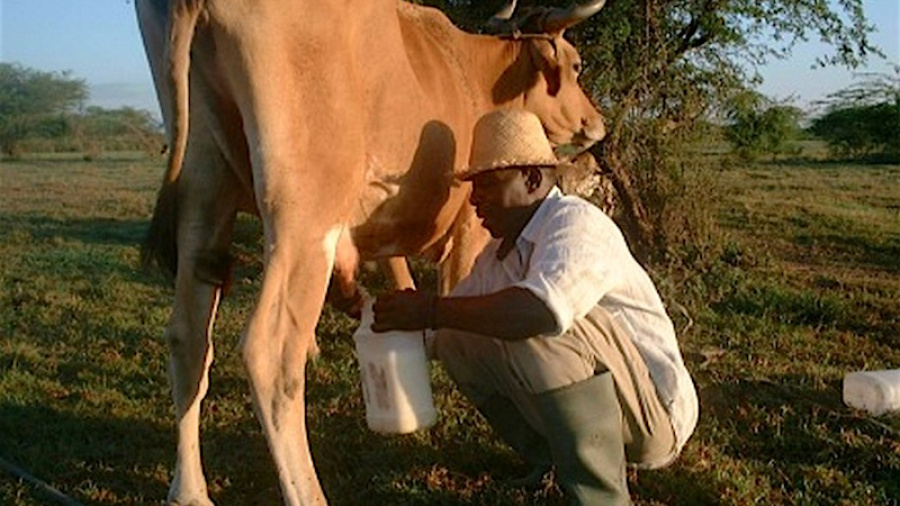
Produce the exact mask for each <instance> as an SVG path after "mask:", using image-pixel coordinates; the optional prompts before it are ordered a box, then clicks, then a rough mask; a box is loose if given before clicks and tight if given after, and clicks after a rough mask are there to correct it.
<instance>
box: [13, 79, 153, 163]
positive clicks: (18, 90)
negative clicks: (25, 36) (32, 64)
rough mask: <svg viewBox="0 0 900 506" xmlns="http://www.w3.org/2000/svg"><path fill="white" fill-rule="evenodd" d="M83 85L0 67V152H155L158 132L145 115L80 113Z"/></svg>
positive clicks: (135, 112) (119, 111)
mask: <svg viewBox="0 0 900 506" xmlns="http://www.w3.org/2000/svg"><path fill="white" fill-rule="evenodd" d="M87 97H88V92H87V85H86V84H85V82H84V81H83V80H81V79H75V78H73V77H71V75H70V74H69V73H68V72H63V73H52V72H40V71H37V70H33V69H29V68H25V67H22V66H21V65H18V64H14V63H0V150H2V151H3V152H4V153H5V154H7V155H9V156H12V157H17V156H19V155H21V154H22V153H25V152H59V151H79V152H83V153H85V156H87V157H93V156H96V155H97V154H99V153H100V152H101V151H105V150H106V151H122V150H143V151H148V152H158V150H159V148H160V147H161V146H162V145H163V139H162V132H161V126H160V125H159V124H158V122H156V121H155V120H154V119H153V117H152V116H151V115H150V113H149V112H148V111H139V110H136V109H133V108H130V107H123V108H120V109H114V110H108V109H102V108H99V107H87V108H84V105H83V104H84V101H85V100H86V99H87Z"/></svg>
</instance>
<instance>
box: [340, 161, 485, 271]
mask: <svg viewBox="0 0 900 506" xmlns="http://www.w3.org/2000/svg"><path fill="white" fill-rule="evenodd" d="M423 153H424V154H423ZM439 153H440V148H435V147H426V148H421V149H420V150H418V152H417V156H414V157H413V162H412V164H411V166H412V167H411V168H410V169H409V170H408V171H406V172H401V173H397V172H396V171H392V170H387V168H386V167H385V166H384V165H383V164H384V163H385V162H382V161H381V159H379V158H377V157H374V156H372V157H369V160H368V164H369V166H368V167H367V170H366V172H367V177H366V184H365V186H364V188H363V191H362V194H361V195H360V198H359V201H358V205H357V206H356V209H355V211H354V216H353V218H352V219H351V224H352V226H351V231H352V238H353V242H354V244H355V245H356V247H357V249H358V250H359V253H360V256H361V257H362V258H364V259H371V258H382V257H388V256H397V255H404V256H408V255H417V254H421V253H423V252H425V251H426V250H428V249H433V248H434V247H435V245H439V244H441V242H442V239H443V238H444V236H445V235H446V234H447V231H448V230H449V228H450V225H451V224H452V223H453V220H454V218H455V217H456V215H457V213H458V212H459V208H460V206H461V205H462V204H463V203H464V202H465V200H466V199H467V197H468V190H467V186H463V185H460V183H458V182H457V181H456V180H455V179H454V178H453V169H452V158H453V157H449V158H448V157H447V156H446V153H445V156H444V157H443V158H444V159H443V160H441V159H440V158H441V157H440V156H438V155H439ZM423 159H427V160H423ZM423 162H427V163H423Z"/></svg>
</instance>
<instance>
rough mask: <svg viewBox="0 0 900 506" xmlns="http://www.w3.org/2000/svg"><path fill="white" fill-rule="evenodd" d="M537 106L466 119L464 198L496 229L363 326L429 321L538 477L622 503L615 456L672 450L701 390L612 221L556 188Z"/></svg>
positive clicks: (497, 427) (437, 340)
mask: <svg viewBox="0 0 900 506" xmlns="http://www.w3.org/2000/svg"><path fill="white" fill-rule="evenodd" d="M566 168H567V165H566V164H565V163H564V162H559V161H558V160H557V159H556V157H555V156H554V154H553V150H552V148H551V146H550V143H549V141H548V140H547V138H546V136H545V134H544V131H543V128H542V126H541V123H540V120H539V119H538V118H537V116H535V115H533V114H531V113H529V112H526V111H522V110H513V109H504V110H499V111H495V112H492V113H489V114H487V115H485V116H484V117H482V118H481V119H480V120H479V121H478V123H477V124H476V126H475V131H474V142H473V146H472V152H471V156H470V158H469V167H468V168H467V169H465V170H464V171H463V172H462V173H461V174H460V175H459V176H458V177H459V178H460V179H461V180H464V181H470V182H471V183H472V193H471V197H470V201H471V203H472V205H473V206H474V207H475V209H476V214H477V216H478V217H479V218H480V219H481V220H482V225H483V226H484V227H485V228H486V229H487V230H488V231H489V232H490V234H491V236H492V238H493V239H492V240H491V242H490V243H489V244H488V245H487V246H486V247H485V249H484V250H483V251H482V252H481V254H480V255H479V256H478V258H477V260H476V261H475V264H474V266H473V268H472V272H471V273H470V274H469V276H468V277H466V278H465V279H463V280H462V281H460V283H459V284H458V285H457V286H456V287H455V288H454V289H453V290H452V292H451V293H450V294H449V296H447V297H437V296H435V295H433V294H429V293H425V292H421V291H413V290H407V291H402V292H392V293H388V294H385V295H382V296H380V297H378V299H377V301H376V303H375V305H374V312H375V323H374V324H373V327H372V328H373V330H375V331H379V332H382V331H387V330H422V329H435V330H434V332H433V333H430V335H429V340H430V342H429V349H430V352H431V354H432V355H433V356H434V357H436V358H437V359H439V360H440V361H441V362H442V363H443V365H444V366H445V368H446V369H447V371H448V373H449V374H450V376H451V377H452V378H453V380H454V381H455V383H456V384H457V386H458V387H459V389H460V391H462V392H463V394H465V395H466V396H467V397H468V398H469V399H470V400H471V401H472V402H473V403H474V405H475V406H476V407H477V408H478V411H479V412H481V414H482V415H483V416H484V417H485V419H486V420H487V421H488V423H489V424H490V425H491V427H492V428H493V429H494V431H495V432H496V433H498V435H499V436H500V437H501V438H502V439H503V440H504V441H505V442H506V443H507V444H509V445H510V446H511V447H512V448H513V449H514V450H516V451H517V452H518V453H519V454H521V455H522V456H523V458H524V459H525V460H526V462H528V464H529V465H530V466H531V467H532V469H533V472H532V473H531V475H530V476H532V477H539V476H540V475H542V474H543V472H545V471H547V470H549V469H551V468H552V469H555V472H556V476H557V480H558V482H559V483H560V485H561V487H562V489H563V490H564V492H565V493H566V495H567V497H569V498H570V500H571V501H572V503H573V504H579V505H619V504H630V502H631V501H630V497H629V494H628V485H627V483H626V472H625V466H626V462H628V463H631V464H634V465H636V466H638V467H641V468H658V467H662V466H665V465H667V464H668V463H670V462H672V460H674V459H675V457H676V456H677V455H678V454H679V452H680V451H681V449H682V447H683V446H684V444H685V442H686V441H687V439H688V437H689V436H690V435H691V433H692V432H693V430H694V427H695V425H696V423H697V417H698V401H697V395H696V391H695V388H694V384H693V382H692V380H691V377H690V375H689V373H688V371H687V369H686V368H685V366H684V362H683V359H682V356H681V353H680V351H679V348H678V343H677V341H676V338H675V331H674V328H673V325H672V322H671V320H670V319H669V317H668V316H667V314H666V311H665V308H664V307H663V304H662V301H661V300H660V296H659V294H658V293H657V291H656V288H655V287H654V285H653V282H652V281H651V280H650V278H649V276H648V275H647V273H646V272H645V271H644V269H643V268H642V267H641V266H640V265H639V264H638V262H637V261H636V260H635V259H634V258H633V256H632V255H631V253H630V251H629V249H628V246H627V245H626V243H625V240H624V238H623V236H622V233H621V231H620V230H619V229H618V228H617V227H616V225H615V224H614V223H613V221H612V220H611V219H610V218H608V217H607V216H606V215H605V214H603V212H601V211H600V210H599V209H598V208H596V207H595V206H593V205H592V204H590V203H589V202H587V201H585V200H582V199H580V198H578V197H574V196H564V195H563V194H562V193H561V192H560V190H559V189H558V188H557V187H556V178H557V176H558V173H559V172H560V171H563V170H565V169H566Z"/></svg>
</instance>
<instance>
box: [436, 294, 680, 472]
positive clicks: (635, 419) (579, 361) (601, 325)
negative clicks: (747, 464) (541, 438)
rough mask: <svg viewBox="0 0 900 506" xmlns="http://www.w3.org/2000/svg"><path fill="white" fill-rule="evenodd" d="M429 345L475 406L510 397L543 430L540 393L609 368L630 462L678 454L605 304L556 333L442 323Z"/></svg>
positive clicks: (654, 461) (637, 361)
mask: <svg viewBox="0 0 900 506" xmlns="http://www.w3.org/2000/svg"><path fill="white" fill-rule="evenodd" d="M431 345H432V346H433V353H434V355H435V356H436V357H437V358H438V359H439V360H440V361H441V362H442V363H443V364H444V367H445V368H446V369H447V371H448V372H449V374H450V376H451V377H452V378H453V380H454V381H455V382H456V384H457V385H458V387H459V389H460V391H462V392H463V394H465V395H466V396H467V397H469V399H470V400H471V401H472V402H473V403H475V405H476V406H477V405H480V404H481V403H484V402H486V401H487V400H488V399H489V398H490V397H491V396H493V395H502V396H504V397H507V398H509V399H510V400H511V401H512V402H513V403H514V404H515V405H516V407H517V408H518V409H519V411H520V412H521V413H522V415H523V416H524V418H525V419H526V420H527V421H528V423H529V424H530V425H531V426H532V427H533V428H534V429H535V430H536V431H538V432H539V433H540V434H544V435H545V434H546V433H547V430H548V429H551V430H552V428H547V427H544V426H543V423H542V421H541V417H540V415H539V414H538V411H537V408H536V406H535V402H534V397H535V395H537V394H540V393H543V392H547V391H550V390H555V389H557V388H562V387H565V386H568V385H571V384H574V383H578V382H580V381H583V380H586V379H588V378H590V377H592V376H594V375H596V374H599V373H602V372H605V371H609V372H611V373H612V376H613V380H614V381H615V385H616V393H617V397H618V400H619V406H620V408H621V413H622V436H623V440H624V441H625V455H626V458H627V459H628V462H630V463H632V464H636V465H638V466H639V467H644V468H656V467H662V466H664V465H666V464H668V463H669V462H671V461H672V460H673V459H674V458H675V457H676V455H677V454H676V451H675V432H674V430H673V429H672V423H671V420H670V418H669V415H668V413H667V412H666V410H665V408H664V407H663V406H662V404H661V403H660V402H659V398H658V397H657V395H656V387H655V386H654V385H653V382H652V380H651V379H650V373H649V371H648V370H647V366H646V364H645V363H644V360H643V359H642V358H641V356H640V354H639V353H638V351H637V349H636V348H635V347H634V344H632V342H631V339H630V338H629V336H628V335H627V333H626V332H625V331H624V327H623V326H622V325H620V324H619V323H617V322H616V321H615V318H614V317H612V316H611V314H610V313H609V312H608V311H606V310H605V309H603V308H600V307H595V308H594V309H593V310H591V312H590V313H589V314H588V315H587V316H586V317H585V318H582V319H580V320H579V321H576V323H575V325H574V326H573V328H572V329H570V330H569V331H568V332H566V333H565V334H563V335H561V336H557V337H537V338H531V339H524V340H520V341H501V340H499V339H493V338H490V337H486V336H482V335H478V334H471V333H467V332H461V331H456V330H450V329H441V330H439V331H437V332H436V333H435V336H434V341H433V342H432V343H431ZM585 409H598V410H603V409H607V408H604V406H599V405H598V406H593V407H589V406H585Z"/></svg>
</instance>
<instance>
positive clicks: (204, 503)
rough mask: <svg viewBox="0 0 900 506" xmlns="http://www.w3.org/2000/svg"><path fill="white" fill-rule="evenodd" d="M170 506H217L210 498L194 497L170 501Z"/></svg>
mask: <svg viewBox="0 0 900 506" xmlns="http://www.w3.org/2000/svg"><path fill="white" fill-rule="evenodd" d="M167 504H168V506H215V503H213V502H212V501H210V500H209V497H193V498H190V499H170V500H169V501H168V502H167Z"/></svg>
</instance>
